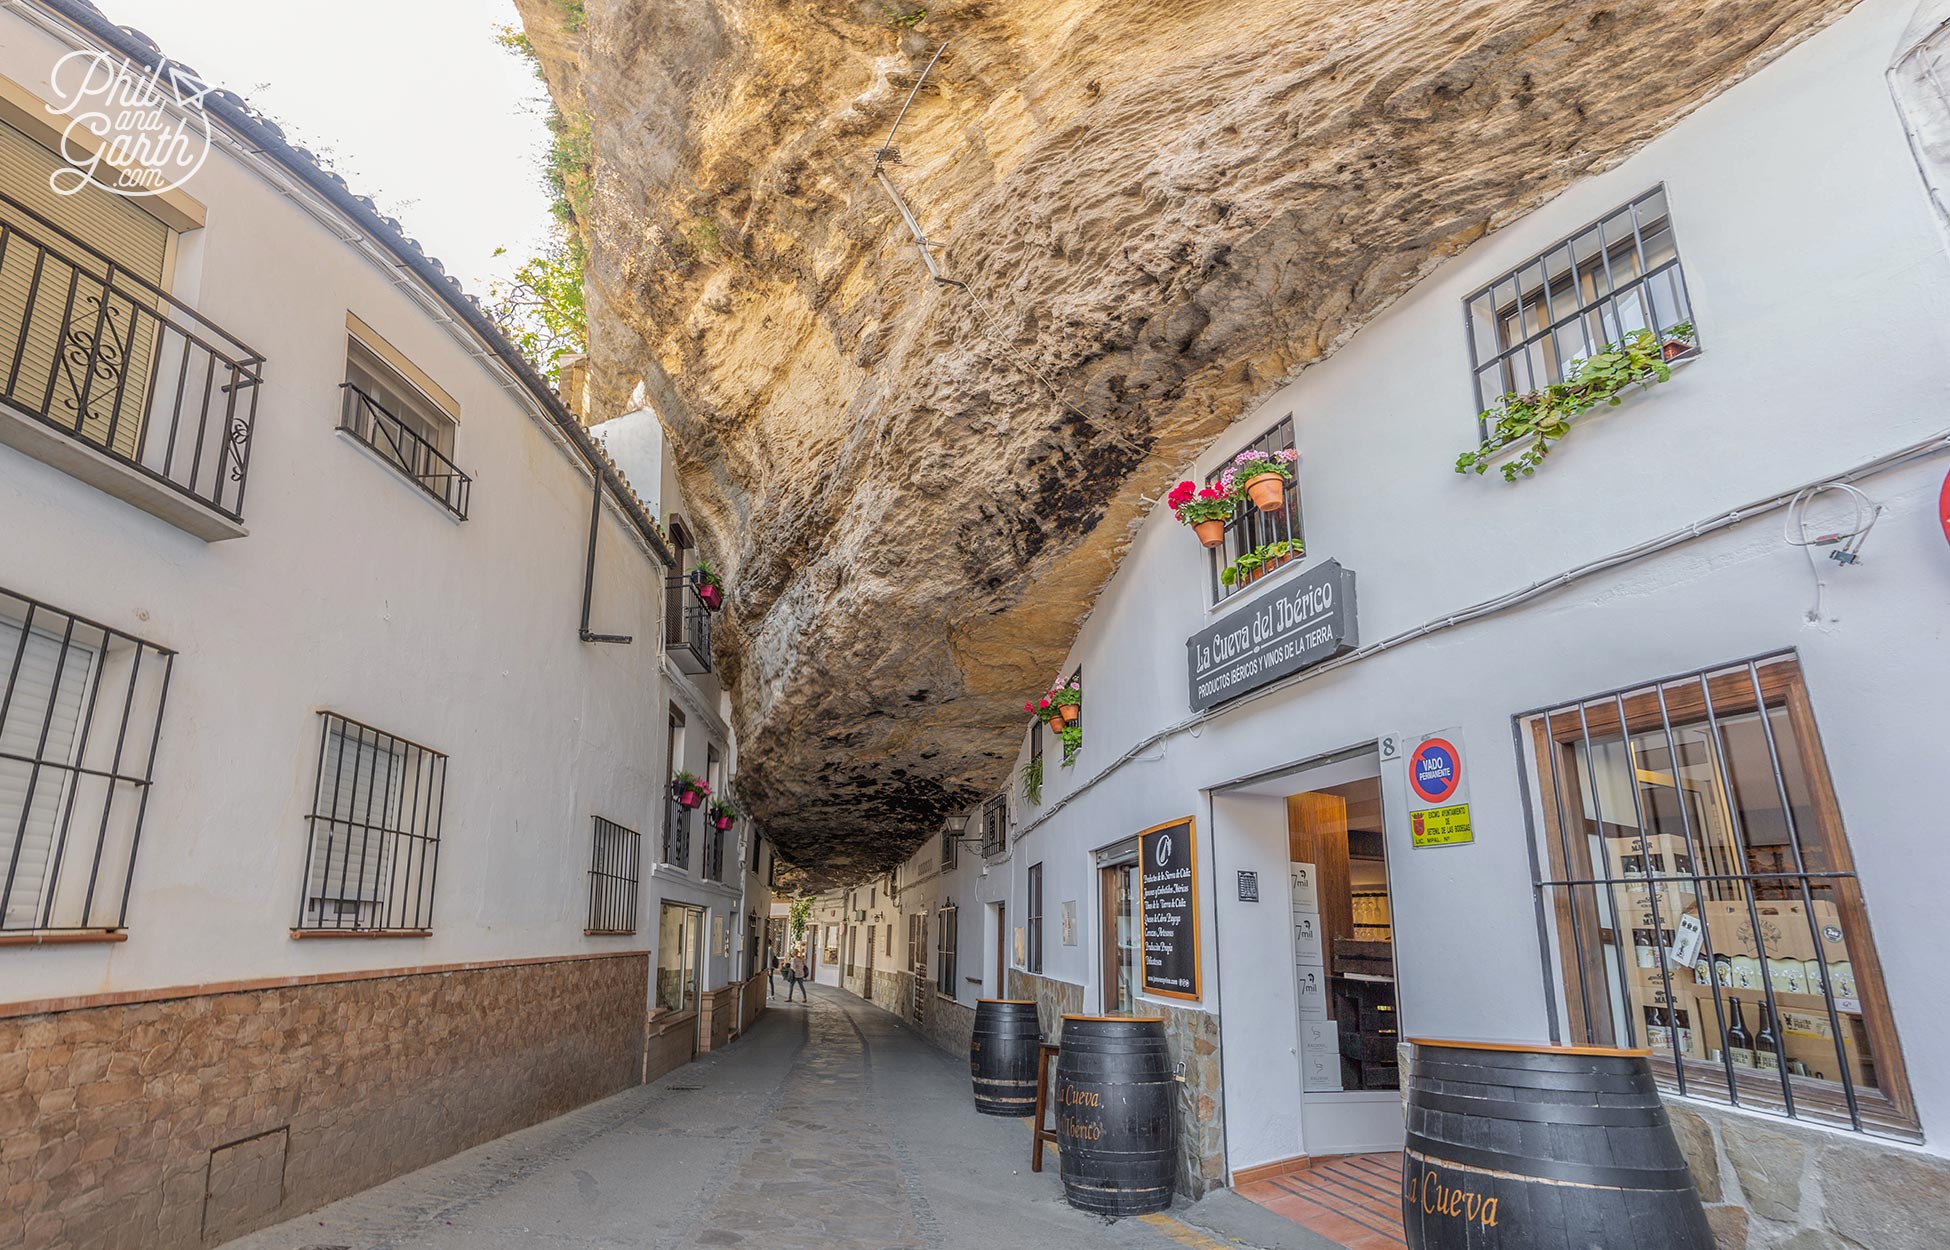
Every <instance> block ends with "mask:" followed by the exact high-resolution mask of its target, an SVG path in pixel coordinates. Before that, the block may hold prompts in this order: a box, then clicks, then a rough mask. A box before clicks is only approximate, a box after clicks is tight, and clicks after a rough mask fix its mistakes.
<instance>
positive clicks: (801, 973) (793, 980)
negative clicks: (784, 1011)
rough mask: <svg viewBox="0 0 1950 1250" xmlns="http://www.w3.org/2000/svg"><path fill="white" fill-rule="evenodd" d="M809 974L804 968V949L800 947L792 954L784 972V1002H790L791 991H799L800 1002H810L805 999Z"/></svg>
mask: <svg viewBox="0 0 1950 1250" xmlns="http://www.w3.org/2000/svg"><path fill="white" fill-rule="evenodd" d="M809 973H810V969H809V968H808V967H807V966H806V948H805V947H803V946H802V947H800V948H799V949H797V950H795V951H793V952H792V963H791V965H790V966H789V967H788V968H787V970H786V974H785V1001H787V1002H788V1003H789V1002H791V1001H792V991H793V990H795V989H796V990H798V991H799V1001H800V1002H802V1003H803V1002H811V1001H812V1000H811V999H809V998H808V997H806V977H807V976H808V974H809Z"/></svg>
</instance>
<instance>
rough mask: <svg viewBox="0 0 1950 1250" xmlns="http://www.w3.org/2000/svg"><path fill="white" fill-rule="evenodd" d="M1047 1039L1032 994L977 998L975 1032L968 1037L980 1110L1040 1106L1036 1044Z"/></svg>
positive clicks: (1010, 1111) (1018, 1111)
mask: <svg viewBox="0 0 1950 1250" xmlns="http://www.w3.org/2000/svg"><path fill="white" fill-rule="evenodd" d="M1042 1040H1043V1030H1042V1026H1041V1025H1039V1024H1038V1023H1037V1022H1036V1004H1035V1002H1034V1001H1033V1000H1030V999H1014V998H984V999H982V1000H980V1001H979V1002H977V1003H976V1004H975V1032H974V1033H973V1035H971V1036H970V1038H969V1039H968V1075H969V1077H970V1079H972V1080H973V1081H974V1082H975V1110H977V1111H979V1112H981V1113H982V1114H983V1115H1028V1114H1030V1113H1031V1112H1032V1111H1034V1110H1035V1109H1036V1050H1037V1047H1038V1046H1040V1045H1041V1043H1042Z"/></svg>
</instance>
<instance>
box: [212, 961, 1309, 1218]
mask: <svg viewBox="0 0 1950 1250" xmlns="http://www.w3.org/2000/svg"><path fill="white" fill-rule="evenodd" d="M1028 1160H1029V1126H1028V1124H1027V1123H1026V1122H1024V1121H1021V1120H1007V1119H995V1118H990V1117H984V1116H980V1115H977V1114H976V1113H975V1111H974V1109H973V1106H972V1105H971V1102H970V1099H969V1093H968V1080H967V1070H966V1066H965V1065H964V1064H961V1063H959V1062H957V1061H956V1060H955V1059H954V1058H953V1057H952V1056H949V1055H946V1054H943V1053H941V1052H940V1051H938V1050H935V1049H934V1048H932V1047H930V1046H928V1045H927V1044H926V1043H925V1042H923V1041H922V1040H921V1039H920V1038H919V1037H917V1036H916V1035H915V1033H914V1032H913V1031H912V1030H911V1029H909V1028H908V1027H907V1026H906V1025H905V1024H903V1023H902V1022H901V1021H899V1020H897V1019H896V1018H894V1017H892V1016H890V1015H888V1014H887V1013H886V1012H883V1011H881V1010H879V1009H878V1008H875V1007H872V1006H870V1005H868V1004H866V1003H864V1002H862V1001H861V1000H859V999H857V998H855V997H853V996H852V995H850V994H845V993H842V992H840V991H838V990H833V989H828V988H826V987H823V986H815V987H813V998H812V1002H811V1004H810V1005H809V1006H803V1007H802V1006H800V1005H798V1004H793V1005H791V1006H786V1005H784V1004H783V1003H780V1002H778V1001H777V1000H774V1004H773V1007H772V1009H771V1010H770V1011H769V1012H767V1013H766V1014H765V1015H764V1016H763V1017H762V1018H761V1019H760V1021H759V1023H758V1024H757V1025H756V1026H755V1027H754V1028H753V1029H752V1031H751V1032H750V1033H749V1034H748V1035H747V1036H746V1037H745V1038H743V1039H742V1040H740V1041H739V1042H737V1043H736V1044H734V1045H733V1046H731V1047H730V1048H729V1049H726V1050H723V1051H720V1052H717V1053H714V1054H712V1055H709V1056H706V1057H705V1058H703V1059H702V1060H700V1061H699V1062H698V1063H695V1064H691V1065H689V1066H686V1067H683V1068H680V1069H678V1070H677V1071H676V1072H674V1073H672V1074H670V1075H669V1076H667V1077H664V1078H663V1079H662V1080H660V1081H657V1082H655V1083H653V1084H651V1085H648V1086H644V1087H642V1088H639V1089H634V1090H631V1091H629V1092H627V1093H623V1094H619V1095H617V1096H615V1097H613V1098H609V1099H606V1100H604V1101H602V1102H599V1103H596V1104H594V1105H592V1106H589V1107H586V1108H583V1109H582V1110H580V1111H576V1112H574V1113H572V1114H569V1115H565V1116H561V1117H559V1118H557V1119H554V1120H550V1121H548V1122H547V1123H544V1124H541V1125H537V1126H536V1127H534V1128H531V1129H528V1130H525V1131H523V1132H519V1133H515V1134H512V1135H510V1136H508V1137H504V1138H502V1139H500V1140H498V1141H494V1142H490V1143H488V1144H487V1145H485V1146H481V1147H479V1148H477V1149H474V1150H470V1151H468V1152H466V1153H465V1154H461V1155H457V1156H455V1157H454V1158H452V1159H449V1160H446V1161H445V1162H442V1163H439V1164H436V1165H434V1166H432V1167H428V1168H424V1169H422V1170H420V1171H418V1172H414V1173H411V1174H409V1175H407V1176H404V1177H401V1178H400V1179H398V1180H396V1181H393V1182H391V1183H389V1184H386V1185H381V1186H379V1187H378V1188H376V1189H372V1190H368V1191H367V1192H365V1193H363V1194H359V1195H357V1196H355V1197H352V1198H348V1199H345V1200H344V1201H341V1202H337V1203H334V1204H332V1205H331V1206H328V1207H326V1208H324V1209H323V1210H320V1211H316V1212H313V1213H312V1214H310V1215H306V1216H302V1217H300V1218H298V1219H295V1220H291V1221H288V1222H286V1223H284V1224H280V1225H277V1226H274V1227H271V1228H267V1229H263V1230H261V1231H259V1232H257V1233H254V1234H252V1235H250V1236H248V1237H245V1238H243V1239H241V1240H238V1241H235V1242H232V1243H230V1246H229V1250H324V1248H327V1247H329V1248H332V1250H338V1248H344V1250H394V1248H399V1250H406V1248H409V1247H410V1248H412V1250H463V1248H464V1250H529V1248H537V1250H539V1248H542V1247H568V1246H575V1247H590V1248H591V1250H609V1248H621V1247H658V1248H672V1250H675V1248H678V1247H691V1246H751V1247H762V1248H764V1250H814V1248H820V1250H842V1248H850V1247H860V1248H861V1250H895V1248H899V1250H908V1248H913V1250H923V1248H926V1250H934V1248H957V1247H969V1248H971V1250H973V1248H976V1247H980V1248H981V1250H1006V1248H1010V1247H1026V1246H1064V1247H1129V1248H1131V1250H1150V1248H1153V1247H1159V1248H1162V1247H1171V1246H1180V1247H1184V1246H1190V1247H1198V1248H1205V1250H1216V1248H1218V1247H1232V1246H1248V1247H1264V1248H1267V1250H1286V1248H1291V1250H1324V1248H1326V1247H1330V1246H1332V1245H1333V1244H1334V1243H1332V1242H1328V1241H1325V1240H1322V1239H1320V1238H1318V1237H1315V1236H1314V1235H1312V1234H1310V1233H1308V1232H1306V1231H1305V1230H1303V1229H1300V1228H1297V1227H1295V1226H1293V1225H1291V1224H1288V1223H1286V1222H1285V1221H1284V1220H1282V1219H1280V1218H1279V1217H1277V1216H1274V1215H1272V1214H1271V1213H1270V1212H1267V1211H1265V1210H1262V1209H1260V1208H1258V1207H1256V1206H1254V1205H1253V1204H1251V1203H1249V1202H1247V1201H1245V1200H1244V1199H1241V1198H1238V1197H1237V1196H1235V1195H1233V1194H1231V1193H1223V1192H1222V1193H1219V1194H1215V1195H1213V1196H1211V1197H1209V1198H1207V1199H1206V1200H1204V1201H1203V1202H1199V1203H1194V1204H1185V1203H1183V1202H1181V1203H1180V1204H1179V1206H1178V1207H1176V1208H1175V1209H1174V1210H1173V1211H1172V1212H1171V1213H1169V1214H1163V1215H1154V1216H1148V1217H1144V1218H1141V1219H1129V1220H1121V1221H1117V1222H1115V1223H1107V1222H1105V1221H1103V1220H1101V1219H1098V1218H1095V1217H1092V1216H1087V1215H1085V1214H1083V1213H1082V1212H1079V1211H1075V1210H1072V1209H1071V1208H1070V1207H1069V1206H1068V1205H1067V1204H1066V1203H1065V1202H1064V1201H1063V1197H1062V1193H1061V1189H1060V1187H1059V1185H1058V1182H1057V1177H1056V1164H1055V1160H1054V1158H1053V1157H1051V1158H1049V1159H1046V1161H1045V1169H1044V1171H1043V1172H1042V1173H1041V1174H1040V1175H1038V1174H1034V1173H1032V1172H1030V1170H1029V1163H1028Z"/></svg>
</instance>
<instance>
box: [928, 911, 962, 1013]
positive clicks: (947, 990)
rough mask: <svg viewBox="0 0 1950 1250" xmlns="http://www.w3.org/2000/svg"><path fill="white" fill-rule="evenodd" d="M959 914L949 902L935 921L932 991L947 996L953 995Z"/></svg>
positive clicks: (951, 996)
mask: <svg viewBox="0 0 1950 1250" xmlns="http://www.w3.org/2000/svg"><path fill="white" fill-rule="evenodd" d="M959 914H960V913H959V912H958V911H957V910H956V908H955V905H954V904H953V903H950V904H948V905H947V906H946V907H943V908H942V909H941V911H940V914H939V917H938V918H937V919H936V921H935V939H934V940H935V947H934V957H935V974H934V992H935V993H937V994H941V995H943V996H945V997H948V998H953V997H954V996H955V936H956V934H955V929H956V925H955V920H956V918H957V916H959Z"/></svg>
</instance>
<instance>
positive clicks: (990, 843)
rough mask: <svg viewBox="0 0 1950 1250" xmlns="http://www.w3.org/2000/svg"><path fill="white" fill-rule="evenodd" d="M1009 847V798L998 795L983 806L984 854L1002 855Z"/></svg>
mask: <svg viewBox="0 0 1950 1250" xmlns="http://www.w3.org/2000/svg"><path fill="white" fill-rule="evenodd" d="M1008 846H1009V796H1008V795H1006V794H998V795H996V796H995V797H994V798H992V799H990V800H989V801H988V802H986V803H984V804H982V854H984V855H1000V854H1001V853H1002V852H1003V851H1005V850H1007V849H1008Z"/></svg>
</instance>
